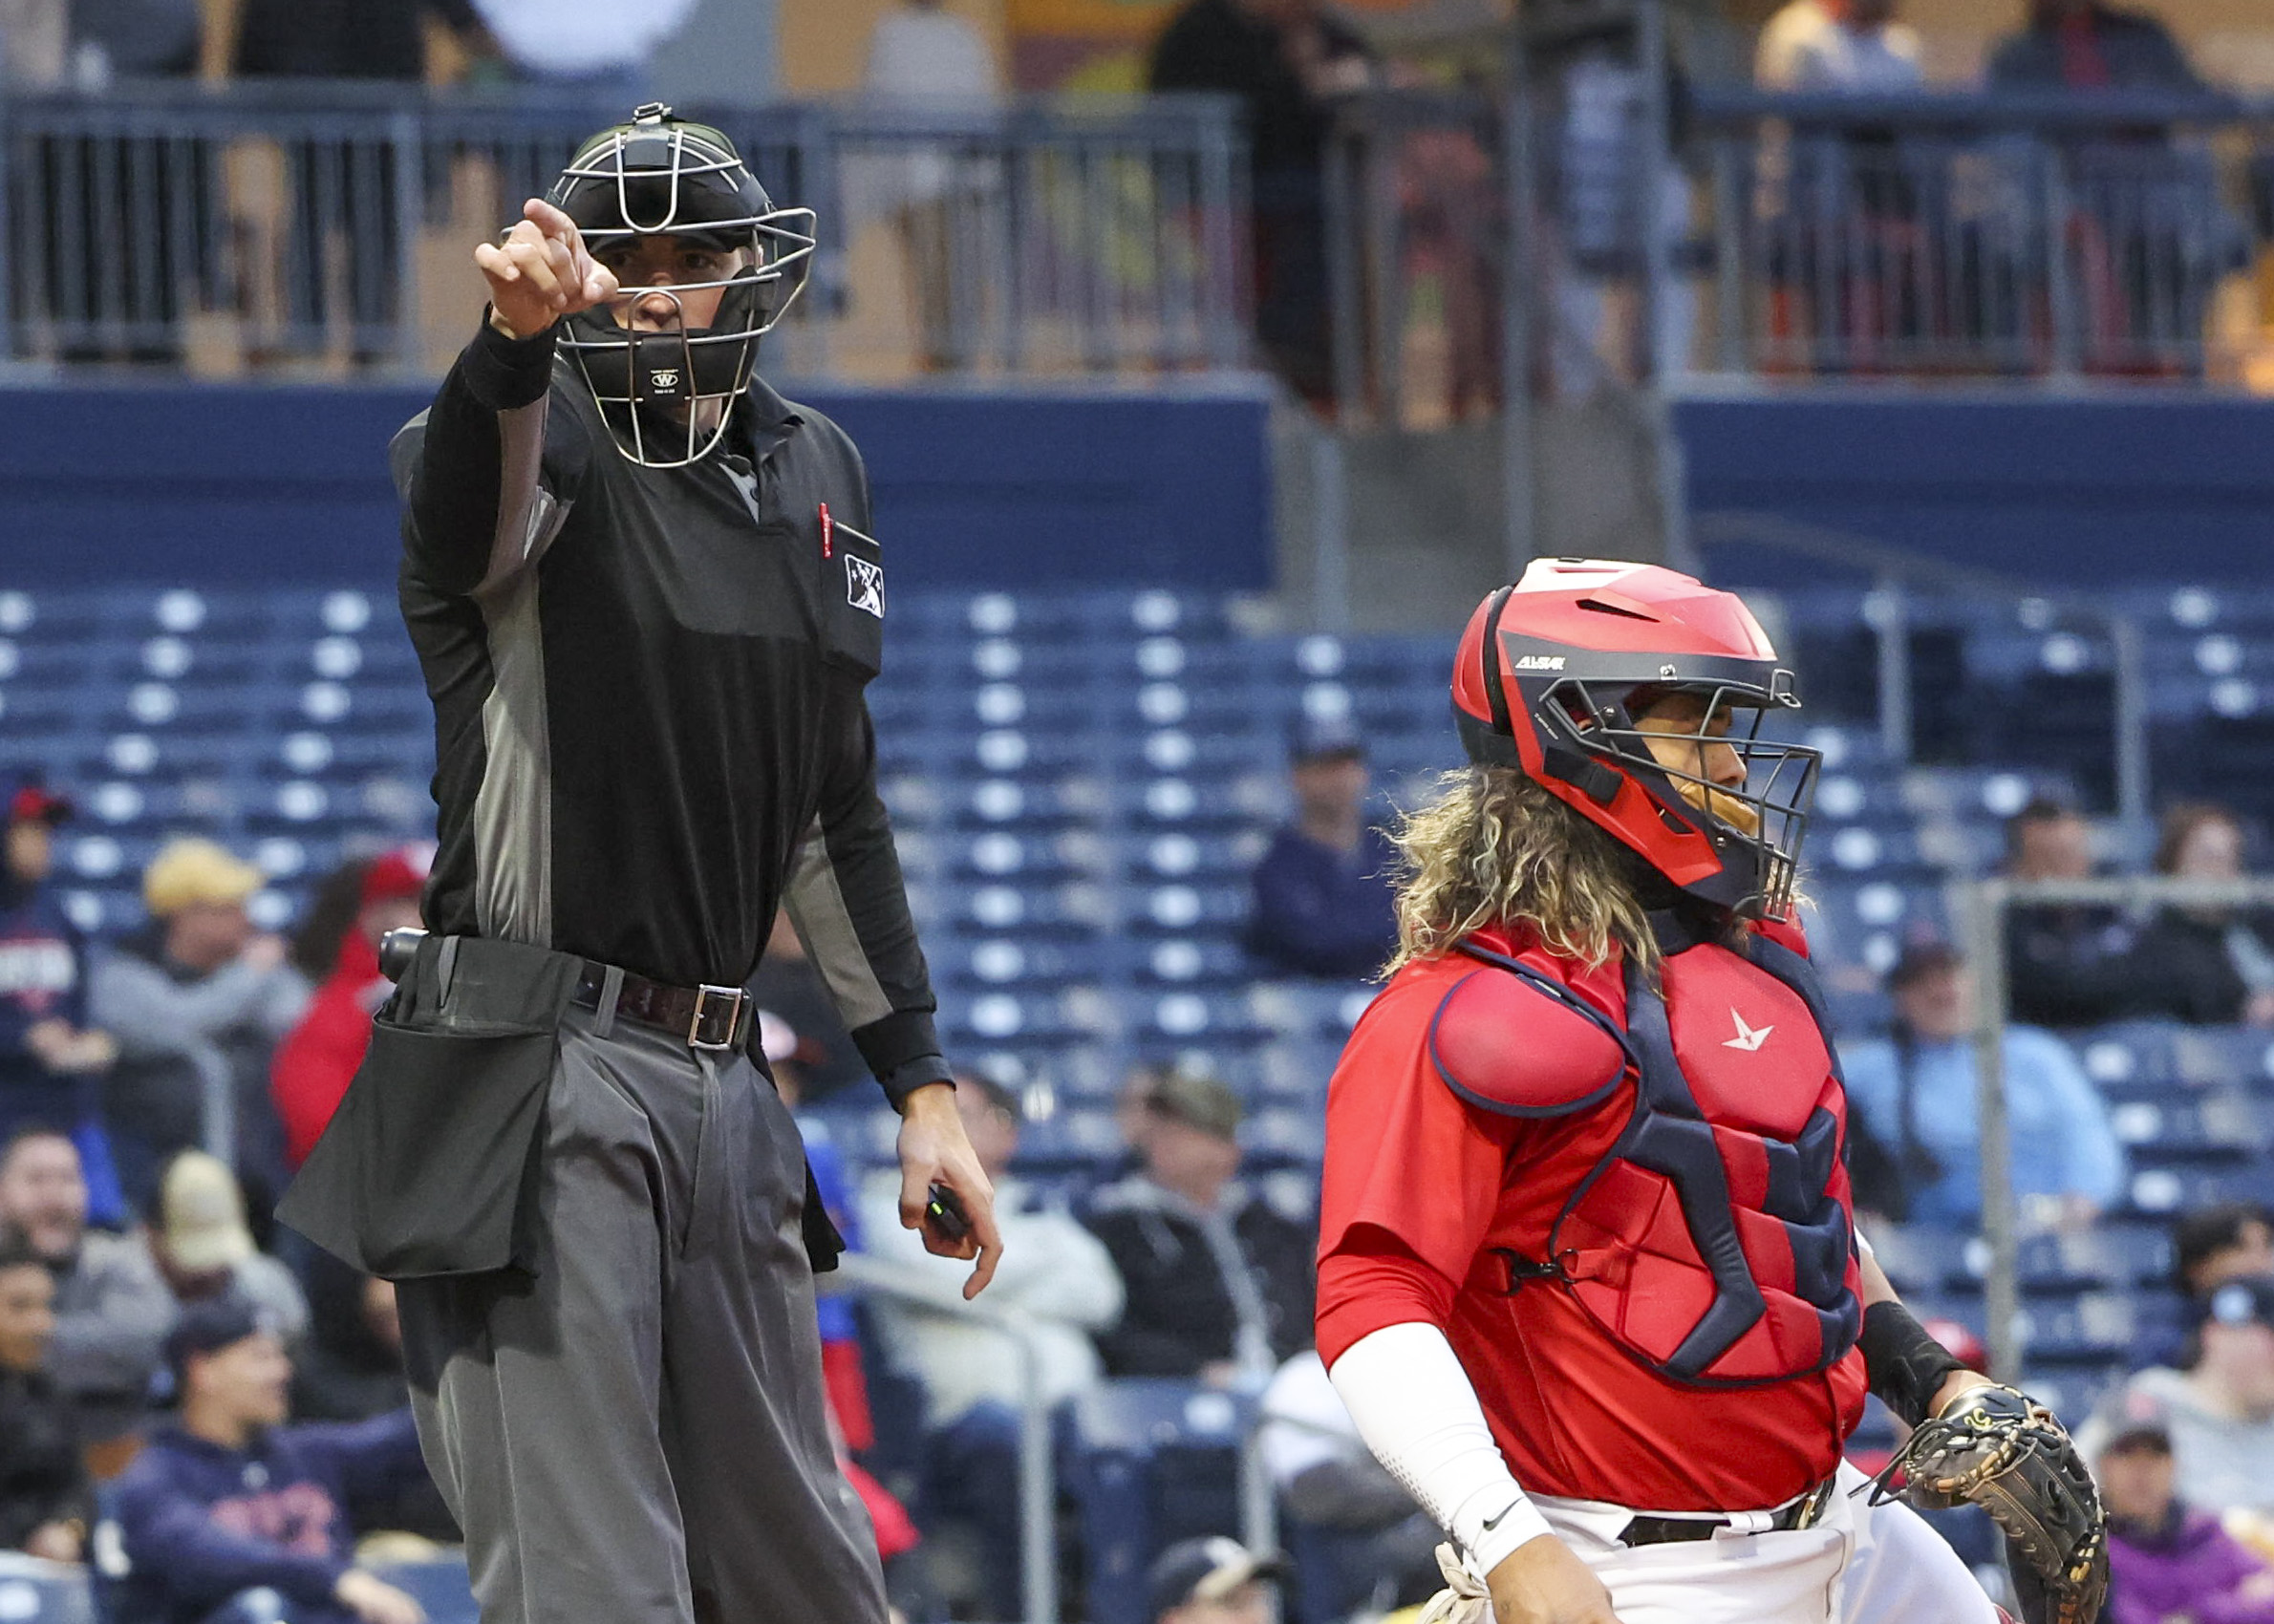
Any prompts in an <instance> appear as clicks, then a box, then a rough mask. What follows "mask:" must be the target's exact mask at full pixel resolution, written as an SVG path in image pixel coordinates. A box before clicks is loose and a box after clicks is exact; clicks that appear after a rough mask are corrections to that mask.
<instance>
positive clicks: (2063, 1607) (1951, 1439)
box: [1873, 1387, 2108, 1624]
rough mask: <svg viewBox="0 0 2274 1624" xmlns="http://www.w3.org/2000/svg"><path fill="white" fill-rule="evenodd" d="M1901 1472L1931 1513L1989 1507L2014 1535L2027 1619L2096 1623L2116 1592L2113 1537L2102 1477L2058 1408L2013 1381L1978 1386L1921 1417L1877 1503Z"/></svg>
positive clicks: (2010, 1539) (2014, 1566) (2010, 1552)
mask: <svg viewBox="0 0 2274 1624" xmlns="http://www.w3.org/2000/svg"><path fill="white" fill-rule="evenodd" d="M1897 1473H1901V1474H1902V1477H1903V1480H1904V1485H1903V1488H1902V1490H1901V1493H1902V1496H1903V1498H1904V1499H1906V1500H1908V1501H1909V1502H1910V1503H1911V1504H1912V1505H1914V1506H1924V1507H1927V1508H1929V1509H1940V1508H1941V1507H1943V1506H1956V1505H1959V1504H1961V1503H1966V1504H1971V1505H1975V1506H1981V1507H1982V1508H1983V1509H1984V1510H1985V1511H1987V1512H1988V1513H1989V1514H1990V1518H1991V1520H1992V1521H1993V1522H1995V1523H1996V1524H1997V1525H1998V1527H1999V1528H2000V1529H2001V1530H2003V1531H2004V1533H2005V1535H2006V1566H2007V1567H2008V1568H2010V1569H2011V1570H2012V1571H2013V1583H2014V1590H2015V1592H2016V1593H2017V1596H2018V1599H2019V1600H2020V1602H2021V1606H2022V1615H2023V1617H2024V1619H2025V1620H2026V1621H2027V1624H2094V1621H2095V1620H2096V1619H2098V1618H2099V1616H2100V1608H2101V1602H2102V1600H2103V1599H2104V1598H2105V1597H2106V1595H2107V1593H2108V1536H2107V1532H2106V1528H2105V1519H2104V1517H2103V1515H2102V1512H2101V1509H2100V1491H2099V1490H2098V1489H2097V1488H2095V1487H2094V1486H2093V1485H2092V1473H2091V1472H2089V1471H2087V1470H2086V1469H2085V1463H2084V1461H2083V1460H2082V1458H2080V1457H2079V1456H2078V1454H2077V1452H2076V1445H2075V1444H2073V1443H2071V1442H2070V1441H2069V1434H2068V1433H2067V1432H2066V1431H2064V1430H2063V1429H2062V1426H2061V1423H2060V1422H2059V1421H2055V1420H2054V1419H2053V1414H2052V1412H2051V1411H2050V1410H2049V1409H2047V1408H2046V1407H2045V1406H2044V1405H2043V1404H2040V1403H2037V1402H2036V1401H2035V1400H2031V1399H2030V1398H2029V1397H2028V1396H2027V1394H2023V1393H2017V1392H2015V1391H2014V1390H2013V1389H2012V1388H2010V1387H1971V1388H1968V1389H1967V1390H1966V1391H1965V1392H1963V1393H1962V1394H1960V1395H1959V1396H1958V1397H1957V1398H1956V1399H1953V1400H1951V1401H1950V1402H1949V1403H1948V1404H1946V1405H1944V1406H1943V1408H1942V1412H1941V1414H1940V1415H1938V1416H1934V1417H1932V1418H1930V1419H1929V1420H1926V1421H1920V1423H1919V1425H1918V1426H1917V1427H1915V1428H1913V1429H1912V1432H1911V1436H1910V1438H1909V1439H1908V1440H1907V1441H1906V1442H1904V1444H1903V1446H1902V1448H1901V1449H1899V1450H1898V1451H1897V1452H1896V1456H1895V1459H1894V1460H1893V1461H1891V1462H1890V1463H1888V1466H1887V1470H1886V1471H1884V1472H1882V1473H1881V1474H1880V1475H1879V1479H1878V1483H1877V1488H1876V1491H1875V1493H1874V1495H1873V1504H1874V1505H1877V1504H1878V1502H1879V1501H1881V1500H1884V1499H1887V1498H1890V1497H1891V1496H1892V1495H1893V1494H1894V1493H1895V1492H1896V1491H1895V1490H1893V1489H1892V1488H1891V1487H1890V1486H1889V1485H1890V1484H1892V1482H1893V1481H1894V1479H1895V1476H1896V1474H1897Z"/></svg>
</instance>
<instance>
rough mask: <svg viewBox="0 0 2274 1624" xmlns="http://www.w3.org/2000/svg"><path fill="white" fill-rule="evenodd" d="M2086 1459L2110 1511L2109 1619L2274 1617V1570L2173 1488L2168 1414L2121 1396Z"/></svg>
mask: <svg viewBox="0 0 2274 1624" xmlns="http://www.w3.org/2000/svg"><path fill="white" fill-rule="evenodd" d="M2105 1430H2106V1437H2105V1439H2104V1440H2103V1441H2102V1442H2101V1444H2100V1450H2099V1453H2098V1455H2097V1456H2095V1457H2094V1458H2093V1460H2092V1475H2093V1477H2094V1478H2095V1479H2096V1480H2098V1482H2099V1485H2100V1499H2101V1504H2102V1506H2104V1507H2105V1508H2106V1510H2107V1512H2108V1552H2109V1604H2110V1606H2109V1613H2108V1615H2107V1616H2108V1619H2109V1624H2172V1621H2173V1620H2175V1619H2183V1620H2186V1621H2187V1624H2274V1571H2268V1570H2267V1567H2266V1564H2265V1563H2264V1562H2263V1561H2262V1560H2261V1559H2260V1558H2259V1557H2258V1556H2256V1555H2254V1554H2253V1553H2252V1552H2250V1551H2249V1550H2247V1549H2244V1548H2243V1547H2242V1545H2241V1544H2239V1543H2238V1542H2236V1541H2235V1540H2234V1539H2232V1538H2230V1537H2229V1536H2228V1534H2227V1532H2226V1530H2225V1529H2224V1528H2221V1527H2220V1522H2219V1519H2218V1518H2217V1517H2215V1516H2213V1515H2211V1514H2210V1513H2209V1512H2207V1511H2197V1510H2192V1509H2190V1508H2189V1507H2188V1506H2186V1505H2184V1504H2183V1503H2182V1502H2181V1501H2180V1500H2179V1498H2178V1496H2177V1492H2176V1485H2177V1470H2176V1464H2175V1462H2174V1458H2173V1454H2172V1431H2171V1419H2170V1416H2169V1415H2168V1413H2167V1411H2166V1409H2165V1406H2163V1405H2162V1404H2161V1403H2159V1402H2157V1401H2156V1400H2154V1399H2152V1398H2150V1397H2149V1396H2148V1395H2146V1394H2144V1393H2139V1392H2128V1393H2125V1394H2122V1395H2120V1396H2119V1398H2118V1400H2117V1401H2116V1403H2115V1404H2114V1405H2113V1406H2112V1408H2111V1410H2110V1412H2109V1417H2108V1420H2107V1421H2106V1423H2105Z"/></svg>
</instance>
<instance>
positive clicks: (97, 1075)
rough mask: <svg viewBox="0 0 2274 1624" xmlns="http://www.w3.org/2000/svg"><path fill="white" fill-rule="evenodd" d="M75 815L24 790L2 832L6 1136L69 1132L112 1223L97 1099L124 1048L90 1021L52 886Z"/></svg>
mask: <svg viewBox="0 0 2274 1624" xmlns="http://www.w3.org/2000/svg"><path fill="white" fill-rule="evenodd" d="M71 815H72V804H71V802H70V801H66V800H64V799H63V797H61V796H59V795H55V794H53V793H51V792H50V791H48V790H46V789H44V788H42V787H41V786H40V785H38V784H36V783H27V784H24V785H21V786H20V787H18V788H17V789H16V790H15V791H14V793H13V794H11V796H10V797H9V799H8V813H7V823H6V826H5V830H4V831H0V841H4V842H5V847H6V849H5V851H4V852H0V859H4V861H0V1136H5V1135H8V1134H11V1133H13V1132H15V1131H16V1130H17V1129H18V1128H19V1127H22V1126H24V1125H26V1124H40V1125H45V1126H49V1127H54V1128H56V1129H59V1130H61V1131H63V1132H66V1133H68V1134H70V1135H71V1137H72V1140H73V1142H74V1143H76V1144H77V1146H78V1148H79V1159H80V1161H81V1163H82V1164H83V1165H84V1166H85V1168H86V1174H87V1183H88V1190H89V1202H90V1204H91V1206H92V1207H93V1208H94V1211H95V1215H96V1216H97V1219H99V1220H100V1221H101V1222H103V1223H106V1224H116V1223H118V1222H121V1221H122V1220H123V1219H124V1218H125V1216H126V1202H125V1198H124V1197H123V1196H122V1195H121V1194H120V1193H119V1188H118V1171H117V1169H116V1168H115V1167H114V1166H113V1165H112V1161H111V1141H110V1136H109V1134H108V1133H106V1132H105V1130H104V1128H103V1122H102V1116H101V1112H100V1108H99V1100H100V1096H101V1080H100V1079H101V1076H102V1074H103V1073H104V1072H106V1071H108V1070H109V1069H110V1067H111V1063H112V1062H113V1061H114V1060H115V1059H117V1058H118V1044H117V1043H116V1042H114V1041H113V1040H112V1037H111V1035H110V1034H109V1033H107V1032H103V1031H101V1030H99V1029H98V1028H97V1027H95V1026H93V1025H91V1024H90V1022H89V1019H88V1015H87V1003H88V982H89V976H88V971H87V942H86V938H85V937H84V936H83V935H81V934H80V931H79V928H78V927H77V926H75V925H74V924H73V923H72V922H71V917H70V915H68V914H66V913H65V912H64V911H63V904H62V902H61V901H60V900H59V899H58V898H57V897H56V895H55V893H54V890H53V889H52V888H50V887H49V885H48V879H49V876H50V875H51V873H52V872H53V871H54V865H55V829H56V827H57V825H59V824H61V823H66V822H68V821H69V820H70V818H71Z"/></svg>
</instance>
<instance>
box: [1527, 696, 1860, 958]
mask: <svg viewBox="0 0 2274 1624" xmlns="http://www.w3.org/2000/svg"><path fill="white" fill-rule="evenodd" d="M1780 679H1781V685H1780ZM1674 698H1688V699H1691V700H1693V701H1694V702H1695V704H1694V709H1695V713H1696V717H1697V719H1696V721H1695V722H1694V723H1693V724H1690V725H1686V726H1683V725H1676V726H1672V727H1669V726H1667V725H1666V724H1665V719H1663V718H1662V717H1659V716H1652V713H1653V712H1654V711H1657V710H1661V709H1663V706H1662V701H1666V700H1669V699H1674ZM1799 703H1800V701H1799V699H1798V697H1797V696H1796V695H1794V694H1793V693H1792V691H1791V673H1789V672H1785V671H1781V670H1780V671H1776V672H1774V673H1770V682H1769V684H1768V685H1766V686H1764V685H1762V684H1760V683H1758V682H1749V681H1747V682H1740V681H1727V680H1725V681H1720V682H1715V683H1712V684H1710V685H1706V684H1698V685H1684V686H1681V687H1667V686H1663V685H1656V684H1651V685H1645V686H1643V687H1641V688H1639V689H1633V690H1629V691H1627V692H1625V693H1623V694H1621V693H1620V692H1619V691H1618V690H1616V689H1612V690H1609V691H1606V690H1605V688H1604V687H1603V686H1602V685H1601V684H1599V683H1590V682H1587V681H1585V680H1581V679H1577V678H1575V679H1571V680H1567V681H1562V682H1556V683H1553V684H1551V685H1549V686H1548V688H1547V691H1546V692H1545V693H1544V694H1541V695H1540V697H1539V699H1538V701H1537V702H1536V703H1535V704H1534V707H1533V715H1534V719H1535V720H1536V721H1538V722H1539V723H1541V724H1542V725H1543V731H1552V732H1553V733H1555V734H1556V735H1558V736H1559V740H1558V741H1559V743H1561V744H1562V745H1563V746H1564V747H1565V748H1567V749H1570V750H1574V751H1577V752H1578V753H1580V754H1582V755H1584V756H1585V757H1586V758H1587V759H1588V760H1589V762H1590V763H1591V764H1592V765H1594V766H1596V767H1598V769H1607V770H1608V771H1609V772H1610V773H1612V774H1614V775H1615V776H1617V777H1618V778H1620V780H1625V781H1630V782H1632V783H1635V784H1637V785H1639V786H1640V787H1641V789H1642V790H1643V791H1644V792H1645V793H1647V794H1648V796H1649V797H1650V799H1651V801H1654V802H1655V803H1656V805H1655V808H1654V813H1655V817H1656V820H1657V822H1658V823H1660V824H1661V825H1662V826H1663V827H1664V829H1665V830H1666V832H1667V833H1668V834H1670V835H1676V836H1679V835H1682V834H1684V833H1694V834H1695V835H1696V836H1699V837H1702V838H1703V839H1704V840H1705V842H1706V844H1707V845H1708V846H1709V847H1710V848H1711V849H1712V851H1713V853H1714V855H1715V857H1716V858H1717V859H1718V860H1719V865H1718V866H1719V871H1718V872H1716V873H1713V874H1709V875H1703V876H1700V877H1699V878H1697V879H1695V880H1692V881H1690V882H1689V883H1688V884H1687V885H1686V886H1685V887H1684V888H1685V889H1687V890H1689V891H1691V892H1693V893H1695V894H1697V895H1700V896H1703V897H1705V898H1706V900H1708V901H1712V902H1717V903H1720V904H1722V905H1723V906H1724V907H1727V908H1732V909H1734V910H1735V911H1736V912H1738V913H1739V914H1741V915H1744V916H1746V917H1748V918H1767V919H1781V918H1783V917H1784V916H1785V915H1786V914H1787V913H1789V912H1790V911H1791V906H1792V896H1793V892H1794V890H1795V888H1796V887H1797V884H1798V879H1799V867H1800V847H1801V843H1802V842H1803V840H1805V839H1806V837H1807V834H1808V816H1809V814H1808V808H1809V802H1810V801H1811V800H1812V799H1813V796H1814V794H1815V784H1816V774H1817V771H1818V769H1819V768H1820V767H1821V765H1822V762H1823V756H1822V753H1821V752H1819V751H1816V750H1813V749H1812V748H1810V747H1809V746H1807V745H1804V744H1793V743H1791V742H1789V741H1787V740H1785V739H1781V738H1775V737H1763V733H1762V724H1763V723H1764V722H1765V721H1767V720H1768V719H1769V718H1770V716H1773V715H1775V714H1776V713H1778V712H1780V711H1784V710H1788V709H1793V708H1797V706H1798V705H1799ZM1645 716H1650V719H1652V720H1653V721H1654V722H1655V723H1656V724H1657V725H1654V726H1651V727H1648V728H1645V727H1643V726H1642V725H1641V720H1642V718H1643V717H1645ZM1732 760H1733V761H1734V762H1735V764H1736V766H1737V767H1738V768H1740V769H1742V771H1743V774H1744V776H1743V777H1742V778H1738V777H1736V776H1734V774H1732V773H1730V772H1729V771H1728V768H1727V763H1729V762H1731V761H1732ZM1577 777H1578V779H1579V780H1580V782H1579V783H1578V786H1577V787H1579V788H1580V789H1582V791H1584V792H1586V793H1588V794H1589V795H1590V796H1591V798H1592V797H1593V796H1594V795H1595V794H1596V793H1597V792H1598V790H1600V789H1602V788H1609V789H1610V790H1611V793H1612V797H1613V799H1614V800H1615V799H1616V797H1617V794H1618V790H1617V786H1615V785H1612V784H1610V783H1609V782H1608V780H1603V779H1601V778H1600V777H1599V774H1591V773H1588V772H1585V771H1584V770H1582V771H1581V773H1579V774H1578V775H1577ZM1614 832H1617V831H1614ZM1653 844H1654V845H1655V844H1657V843H1653ZM1642 855H1643V856H1645V857H1653V858H1655V857H1656V855H1657V852H1656V851H1654V850H1650V849H1645V850H1643V852H1642Z"/></svg>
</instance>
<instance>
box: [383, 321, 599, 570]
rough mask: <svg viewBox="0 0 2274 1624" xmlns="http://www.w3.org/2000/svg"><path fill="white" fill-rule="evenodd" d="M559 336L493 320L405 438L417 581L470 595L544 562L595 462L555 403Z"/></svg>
mask: <svg viewBox="0 0 2274 1624" xmlns="http://www.w3.org/2000/svg"><path fill="white" fill-rule="evenodd" d="M556 331H557V330H556V329H554V328H547V329H546V330H545V331H543V332H540V333H538V334H536V335H535V336H534V337H530V338H520V339H515V338H507V337H506V336H505V335H504V333H502V332H500V331H497V329H495V328H494V327H491V326H490V325H489V322H488V319H487V317H486V315H485V316H484V318H483V323H482V331H480V332H478V333H476V334H475V335H474V341H473V342H472V343H471V344H468V345H467V346H466V347H465V349H464V350H462V351H461V352H460V353H459V357H458V360H457V362H456V363H455V364H454V365H453V366H452V367H451V369H450V373H449V375H448V376H446V377H445V378H443V379H442V387H441V388H440V391H438V392H437V393H436V395H435V400H434V404H433V405H432V406H431V407H429V408H428V409H427V411H426V413H425V415H424V416H423V417H422V418H420V419H419V420H418V421H417V422H414V423H413V424H412V426H411V427H410V428H408V429H405V430H404V431H403V432H402V433H401V434H399V435H397V437H396V439H395V445H394V448H393V460H394V471H395V482H396V486H397V489H398V490H399V491H400V492H401V493H402V495H403V499H404V519H403V552H404V563H405V566H406V567H407V568H408V569H409V570H410V572H411V573H412V574H413V575H415V576H417V577H418V579H419V580H421V581H423V582H425V583H426V584H427V585H428V586H430V587H432V588H435V589H436V590H437V591H440V592H446V593H451V594H463V593H466V592H471V591H473V590H474V589H475V588H477V587H481V586H483V585H484V584H486V583H489V582H492V581H495V580H497V579H499V578H501V577H503V576H504V575H508V574H510V573H511V572H512V571H513V570H515V569H517V568H520V567H522V566H525V565H527V564H530V563H533V562H535V560H536V557H537V555H538V554H539V553H540V552H542V551H543V549H544V547H545V545H546V544H547V542H548V541H549V540H550V539H551V536H552V533H553V531H554V529H556V528H557V527H558V524H559V521H560V517H561V515H562V514H564V513H566V512H567V510H568V501H569V498H571V497H572V495H573V492H574V488H575V484H576V481H577V479H578V477H579V476H580V475H581V474H582V473H583V471H584V466H585V460H586V456H587V450H586V447H587V441H586V438H585V435H584V432H583V430H582V428H581V426H580V424H579V422H578V419H577V417H576V414H575V413H574V412H573V411H572V410H568V409H564V407H563V405H562V403H560V402H557V401H554V400H552V399H550V398H549V395H550V392H551V389H552V382H553V351H554V345H555V336H556Z"/></svg>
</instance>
